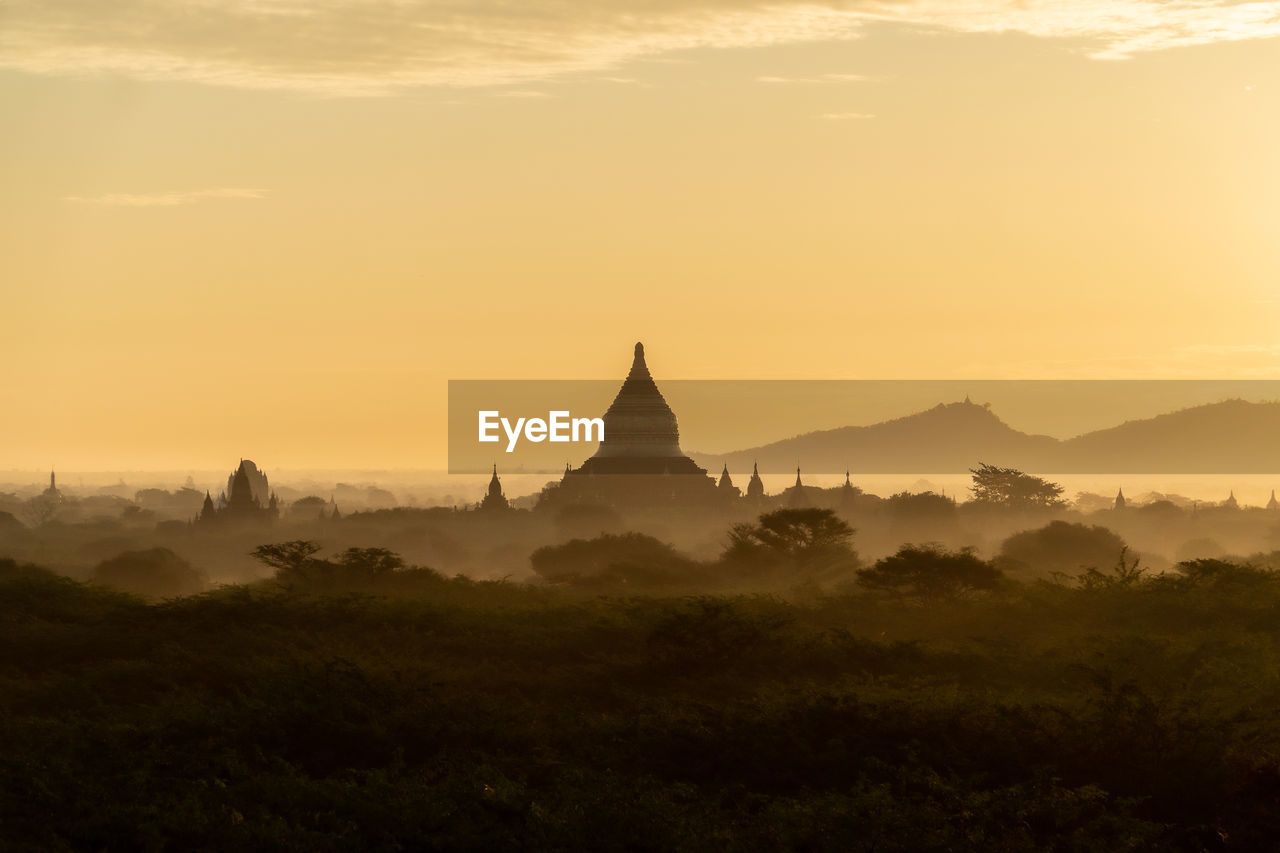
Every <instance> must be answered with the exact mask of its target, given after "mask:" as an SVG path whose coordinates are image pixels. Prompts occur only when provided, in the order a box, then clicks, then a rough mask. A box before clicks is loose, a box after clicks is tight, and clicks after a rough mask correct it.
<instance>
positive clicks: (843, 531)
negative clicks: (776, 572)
mask: <svg viewBox="0 0 1280 853" xmlns="http://www.w3.org/2000/svg"><path fill="white" fill-rule="evenodd" d="M853 533H854V530H853V528H852V527H850V526H849V524H848V522H846V521H845V520H844V519H842V518H840V516H838V515H836V514H835V512H834V511H833V510H829V509H820V508H817V507H806V508H803V509H779V510H775V511H773V512H767V513H765V514H764V515H762V516H760V517H759V518H758V519H757V520H756V523H755V524H736V525H734V526H733V529H732V530H730V531H729V547H728V548H727V549H725V553H724V558H725V559H726V560H729V561H738V562H746V563H756V564H764V565H779V564H790V565H792V566H793V567H795V568H798V569H815V568H834V567H840V566H844V567H848V566H852V565H856V564H857V561H858V555H857V554H856V553H855V552H854V550H853V548H852V547H851V546H850V544H849V541H850V540H851V539H852V538H853Z"/></svg>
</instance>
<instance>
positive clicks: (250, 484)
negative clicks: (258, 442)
mask: <svg viewBox="0 0 1280 853" xmlns="http://www.w3.org/2000/svg"><path fill="white" fill-rule="evenodd" d="M279 517H280V504H279V501H278V500H277V499H276V495H275V493H274V492H272V491H270V485H269V484H268V482H267V475H266V474H264V473H262V472H261V471H259V470H258V466H257V465H255V464H254V463H253V461H252V460H249V459H241V460H240V465H239V467H237V468H236V470H234V471H232V472H231V476H230V477H228V478H227V490H226V491H225V492H223V493H222V494H221V495H219V496H218V500H217V501H216V502H215V501H214V499H213V495H211V494H210V493H209V492H208V491H207V490H206V491H205V493H204V505H203V506H202V507H201V509H200V515H199V517H198V518H197V519H196V521H197V523H198V524H201V525H213V524H227V523H237V522H271V521H274V520H275V519H277V518H279Z"/></svg>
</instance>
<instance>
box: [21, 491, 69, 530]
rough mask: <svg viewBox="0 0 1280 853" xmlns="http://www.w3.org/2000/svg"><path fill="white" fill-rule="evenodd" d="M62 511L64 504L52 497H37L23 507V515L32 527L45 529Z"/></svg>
mask: <svg viewBox="0 0 1280 853" xmlns="http://www.w3.org/2000/svg"><path fill="white" fill-rule="evenodd" d="M60 509H62V502H61V501H59V500H58V499H57V498H56V497H53V496H51V495H47V494H46V495H36V496H35V497H34V498H32V499H31V500H29V501H27V502H26V503H25V504H23V505H22V514H23V516H24V517H25V518H26V519H27V521H28V522H29V523H30V524H31V526H32V527H44V526H45V525H46V524H48V523H49V522H50V521H53V517H54V516H55V515H57V514H58V510H60Z"/></svg>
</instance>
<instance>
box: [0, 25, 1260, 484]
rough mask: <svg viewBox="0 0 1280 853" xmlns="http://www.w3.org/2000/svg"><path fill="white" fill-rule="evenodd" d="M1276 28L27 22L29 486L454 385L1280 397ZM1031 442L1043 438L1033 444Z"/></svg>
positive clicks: (394, 406)
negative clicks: (1257, 383) (63, 473)
mask: <svg viewBox="0 0 1280 853" xmlns="http://www.w3.org/2000/svg"><path fill="white" fill-rule="evenodd" d="M1278 69H1280V2H1244V3H1238V2H1236V3H1233V2H1214V1H1213V0H1195V2H1139V0H1115V2H1091V1H1090V0H1084V1H1083V2H1048V0H1045V2H1037V0H1021V2H997V0H946V2H943V0H900V2H892V1H891V0H883V1H882V2H869V1H868V0H846V2H806V3H792V2H786V0H782V2H770V3H756V2H747V1H746V0H701V1H700V0H693V2H690V0H682V2H678V3H677V2H672V0H608V2H599V3H593V4H583V3H569V2H564V0H527V2H521V3H508V2H496V0H482V1H481V2H472V0H453V2H421V1H420V0H360V2H355V0H331V2H323V3H322V2H315V0H311V2H301V0H219V2H209V0H116V1H115V2H112V3H109V4H108V3H101V2H98V0H39V2H37V1H36V0H0V116H3V131H4V132H3V133H0V187H3V188H4V191H3V193H0V282H2V283H3V292H2V293H0V298H3V304H4V310H3V311H0V359H2V360H3V364H4V370H3V371H0V400H3V402H4V406H3V409H2V410H0V411H2V412H3V414H2V415H0V469H4V468H17V469H32V470H34V469H47V468H48V467H49V466H51V465H57V466H59V467H61V468H65V469H70V470H89V471H92V470H119V469H146V468H161V469H183V468H218V467H228V468H229V467H231V466H234V464H235V462H236V460H238V459H239V458H240V457H248V458H253V459H254V460H255V461H257V462H258V464H259V465H261V466H263V467H265V468H267V469H268V470H270V469H273V468H278V467H283V468H295V469H296V468H306V467H317V468H326V469H332V468H343V467H352V468H443V467H444V465H445V461H446V454H445V447H446V443H445V442H446V436H445V427H446V403H447V393H446V389H447V381H448V380H449V379H507V378H539V379H572V378H614V377H617V378H619V379H620V378H621V377H622V376H623V375H625V372H626V370H627V368H628V367H629V365H630V361H631V351H632V347H633V344H634V342H635V341H637V340H643V341H644V342H645V345H646V351H647V354H648V362H649V366H650V368H651V369H652V370H653V372H654V375H655V376H656V377H657V378H658V379H659V381H660V382H661V380H662V379H663V378H664V377H670V378H683V379H697V378H717V379H778V378H796V379H895V378H914V379H922V378H928V379H952V378H969V379H1005V378H1017V379H1028V378H1033V379H1064V378H1069V379H1095V378H1107V379H1115V378H1126V379H1163V378H1213V379H1276V378H1280V335H1278V334H1277V331H1276V330H1277V329H1280V250H1278V249H1277V245H1278V244H1277V240H1276V235H1277V233H1278V232H1280V76H1278V75H1277V73H1276V72H1277V70H1278ZM1014 426H1017V424H1014Z"/></svg>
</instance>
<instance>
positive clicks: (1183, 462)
mask: <svg viewBox="0 0 1280 853" xmlns="http://www.w3.org/2000/svg"><path fill="white" fill-rule="evenodd" d="M693 455H694V458H695V459H697V460H698V462H699V464H702V465H706V466H707V467H708V468H711V469H718V468H719V467H720V466H722V465H725V464H727V465H728V466H729V469H730V470H731V471H742V470H750V468H751V466H752V464H756V463H758V464H759V466H760V468H761V469H762V470H765V471H773V472H778V471H784V470H789V469H791V468H794V467H796V466H797V465H799V466H800V467H801V468H802V469H808V470H810V471H814V472H818V471H822V472H836V471H843V470H845V469H846V467H847V468H849V469H850V470H853V471H857V472H861V473H868V474H892V473H903V472H927V473H939V474H941V473H963V472H965V471H967V470H968V469H969V468H972V467H974V466H976V465H977V464H978V463H979V462H988V463H991V464H995V465H1002V466H1011V467H1016V468H1022V469H1026V470H1032V471H1043V472H1053V473H1064V474H1065V473H1080V474H1083V473H1089V474H1104V473H1117V474H1121V473H1124V474H1128V473H1181V474H1211V473H1267V472H1277V471H1280V402H1264V403H1251V402H1247V401H1245V400H1238V399H1235V400H1224V401H1221V402H1218V403H1208V404H1205V405H1201V406H1194V407H1191V408H1186V409H1180V410H1177V411H1173V412H1168V413H1165V414H1161V415H1156V416H1155V417H1151V418H1146V419H1142V420H1133V421H1125V422H1124V423H1121V424H1119V425H1118V426H1114V427H1108V428H1106V429H1101V430H1095V431H1093V432H1089V433H1085V434H1084V435H1080V436H1076V437H1075V438H1071V439H1066V440H1062V439H1057V438H1054V437H1052V436H1047V435H1032V434H1028V433H1025V432H1022V431H1020V430H1017V429H1014V428H1013V427H1011V426H1009V425H1008V424H1006V423H1005V422H1004V421H1002V420H1001V419H1000V418H999V416H997V415H996V414H995V413H994V412H993V411H991V409H990V408H988V407H987V406H981V405H978V404H975V403H970V402H968V401H965V402H962V403H942V404H939V405H937V406H934V407H933V408H932V409H927V410H925V411H923V412H917V413H915V414H911V415H906V416H904V417H900V418H894V419H892V420H887V421H882V422H880V423H877V424H871V425H868V426H847V427H838V428H836V429H830V430H822V431H818V432H810V433H805V434H802V435H797V436H794V437H791V438H787V439H783V440H780V441H775V442H771V443H769V444H765V445H761V446H758V447H752V448H746V449H743V450H737V451H733V452H731V453H726V454H693Z"/></svg>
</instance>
